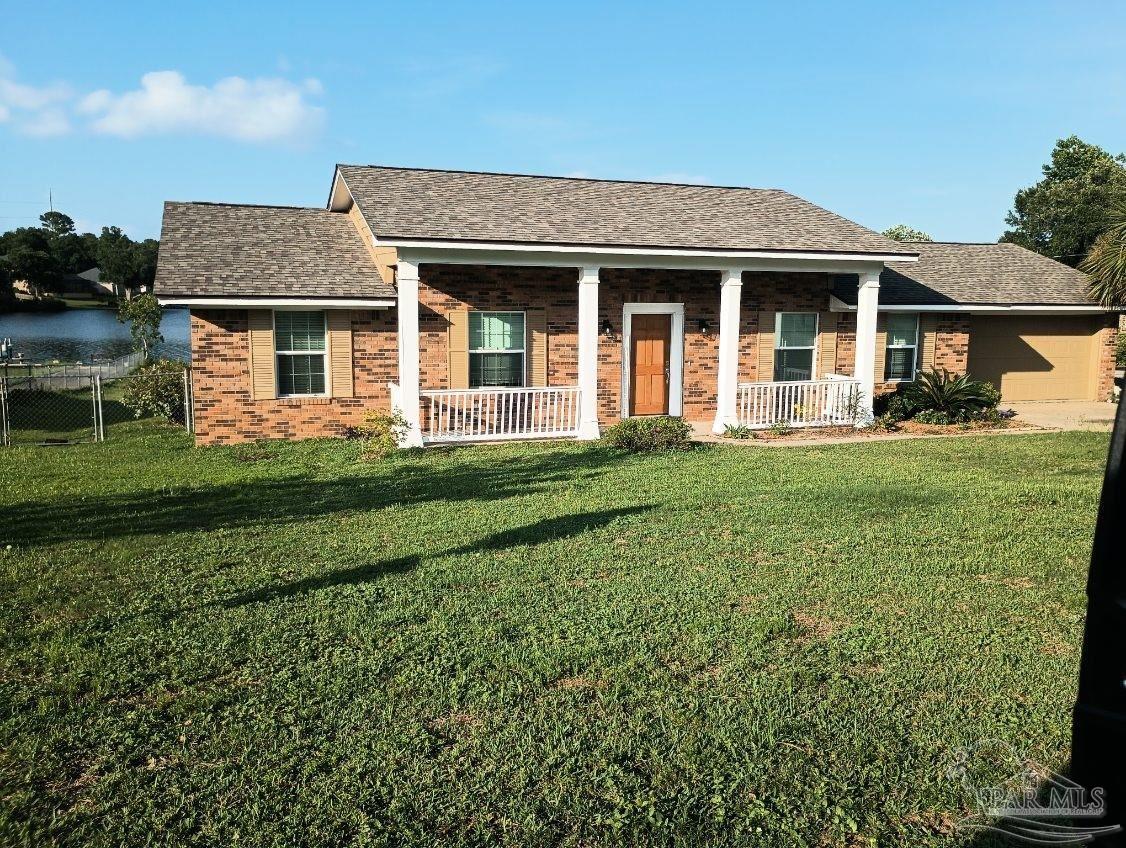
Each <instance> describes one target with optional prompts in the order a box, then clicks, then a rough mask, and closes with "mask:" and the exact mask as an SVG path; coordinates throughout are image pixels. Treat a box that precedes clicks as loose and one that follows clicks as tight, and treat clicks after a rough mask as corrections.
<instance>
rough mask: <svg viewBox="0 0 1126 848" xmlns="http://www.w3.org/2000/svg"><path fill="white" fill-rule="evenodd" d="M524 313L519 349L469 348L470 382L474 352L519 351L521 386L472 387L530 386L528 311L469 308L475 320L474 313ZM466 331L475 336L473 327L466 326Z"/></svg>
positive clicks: (471, 317)
mask: <svg viewBox="0 0 1126 848" xmlns="http://www.w3.org/2000/svg"><path fill="white" fill-rule="evenodd" d="M474 314H477V315H523V316H524V321H523V326H524V341H523V344H522V345H521V347H520V349H519V350H516V349H515V348H505V349H504V350H498V349H496V348H484V347H481V348H472V347H471V348H469V382H470V383H472V382H473V354H475V353H518V354H520V385H519V386H472V385H471V386H470V387H469V388H471V389H474V388H476V389H486V390H488V389H505V388H521V389H526V388H528V312H527V310H525V309H471V310H469V316H470V317H469V320H470V321H472V320H473V315H474ZM466 332H467V333H468V334H469V336H470V338H472V336H473V329H472V327H466Z"/></svg>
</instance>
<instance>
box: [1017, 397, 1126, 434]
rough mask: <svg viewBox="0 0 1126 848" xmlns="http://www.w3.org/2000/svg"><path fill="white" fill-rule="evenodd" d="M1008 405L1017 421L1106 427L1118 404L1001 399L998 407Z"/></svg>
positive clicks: (1063, 426) (1079, 427)
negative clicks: (1015, 413)
mask: <svg viewBox="0 0 1126 848" xmlns="http://www.w3.org/2000/svg"><path fill="white" fill-rule="evenodd" d="M1008 408H1012V409H1015V410H1016V412H1017V421H1024V422H1026V423H1028V424H1032V425H1035V426H1037V427H1053V428H1057V429H1060V430H1109V429H1110V428H1111V427H1112V426H1113V425H1114V416H1115V415H1116V414H1117V412H1118V405H1117V404H1113V403H1105V402H1100V401H1094V400H1045V401H1023V402H1017V403H1005V402H1004V401H1001V409H1008Z"/></svg>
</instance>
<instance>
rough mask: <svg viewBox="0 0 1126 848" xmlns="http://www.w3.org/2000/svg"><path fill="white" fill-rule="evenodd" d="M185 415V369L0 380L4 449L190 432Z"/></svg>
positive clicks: (188, 409) (0, 426)
mask: <svg viewBox="0 0 1126 848" xmlns="http://www.w3.org/2000/svg"><path fill="white" fill-rule="evenodd" d="M80 383H84V385H82V384H80ZM191 413H192V397H191V370H190V369H183V370H179V369H177V370H175V371H163V372H157V373H152V372H148V373H139V372H138V373H132V374H117V375H111V376H103V375H102V374H99V373H97V372H96V371H95V372H93V373H89V374H74V373H69V374H65V375H64V374H58V373H42V374H36V375H29V376H7V377H5V376H0V445H5V446H7V445H29V444H30V445H67V444H78V443H82V442H103V441H105V440H106V439H107V438H117V437H125V436H128V435H129V434H130V433H134V432H137V431H138V430H139V429H141V428H144V427H146V426H151V425H152V423H154V422H155V421H164V422H167V423H169V424H172V425H177V426H181V427H184V428H185V429H186V430H188V431H189V432H191V430H192V414H191Z"/></svg>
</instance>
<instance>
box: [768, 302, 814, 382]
mask: <svg viewBox="0 0 1126 848" xmlns="http://www.w3.org/2000/svg"><path fill="white" fill-rule="evenodd" d="M775 321H776V323H775V326H774V379H775V380H779V381H790V380H812V379H813V350H814V347H815V346H816V344H817V313H816V312H779V313H778V314H777V316H776V319H775Z"/></svg>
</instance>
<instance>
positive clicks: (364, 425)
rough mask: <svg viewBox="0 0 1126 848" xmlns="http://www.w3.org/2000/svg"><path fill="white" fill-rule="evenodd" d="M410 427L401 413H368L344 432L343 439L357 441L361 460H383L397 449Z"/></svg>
mask: <svg viewBox="0 0 1126 848" xmlns="http://www.w3.org/2000/svg"><path fill="white" fill-rule="evenodd" d="M409 429H410V425H409V424H408V423H407V419H405V418H404V417H403V415H402V413H401V412H399V411H398V410H396V411H395V412H369V413H368V414H367V415H365V416H364V417H363V420H362V421H361V422H360V423H359V424H357V425H356V426H354V427H349V428H348V429H347V430H345V431H344V437H345V438H348V439H359V440H360V441H361V442H362V443H363V444H362V447H361V449H360V458H361V459H383V458H384V457H386V456H389V455H390V454H392V453H394V452H395V451H396V450H398V448H399V442H400V441H402V438H403V436H405V435H406V434H407V430H409Z"/></svg>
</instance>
